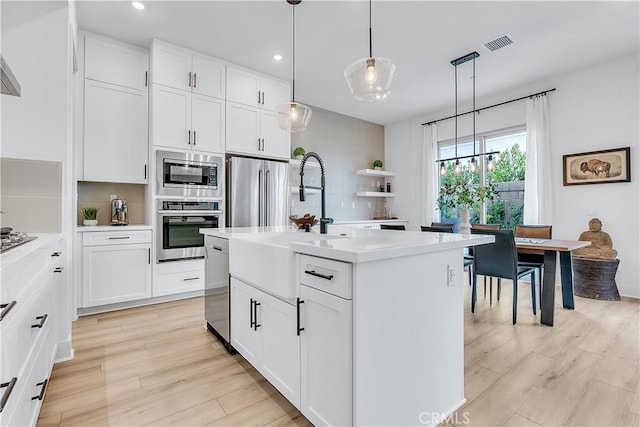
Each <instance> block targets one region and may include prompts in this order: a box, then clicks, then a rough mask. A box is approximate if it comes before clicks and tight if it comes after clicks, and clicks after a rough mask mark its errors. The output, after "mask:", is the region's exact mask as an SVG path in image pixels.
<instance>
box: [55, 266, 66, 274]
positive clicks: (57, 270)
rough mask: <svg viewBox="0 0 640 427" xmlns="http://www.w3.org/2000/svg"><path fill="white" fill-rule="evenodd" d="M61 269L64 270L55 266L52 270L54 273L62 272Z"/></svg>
mask: <svg viewBox="0 0 640 427" xmlns="http://www.w3.org/2000/svg"><path fill="white" fill-rule="evenodd" d="M62 270H64V267H56V269H55V270H53V272H54V273H62Z"/></svg>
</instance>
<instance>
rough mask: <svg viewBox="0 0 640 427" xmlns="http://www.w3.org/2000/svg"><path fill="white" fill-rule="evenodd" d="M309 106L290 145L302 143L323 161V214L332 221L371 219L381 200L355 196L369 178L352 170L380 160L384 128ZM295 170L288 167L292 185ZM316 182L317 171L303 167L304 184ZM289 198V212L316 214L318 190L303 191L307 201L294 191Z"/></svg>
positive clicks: (296, 180)
mask: <svg viewBox="0 0 640 427" xmlns="http://www.w3.org/2000/svg"><path fill="white" fill-rule="evenodd" d="M311 108H312V110H313V113H312V116H311V121H310V122H309V125H308V127H307V129H306V130H305V131H303V132H299V133H293V134H292V137H291V149H292V150H293V149H294V148H295V147H297V146H301V147H304V149H305V150H306V151H307V152H309V151H314V152H316V153H317V154H318V155H319V156H320V157H321V158H322V160H323V161H324V163H325V166H326V183H327V185H326V189H327V193H326V197H327V207H326V210H327V216H328V217H329V218H333V219H334V220H336V221H348V220H367V219H372V218H373V216H374V215H375V214H376V211H377V210H380V209H381V208H382V201H381V200H380V199H371V198H362V197H356V196H355V193H356V191H357V190H358V189H359V187H363V186H364V185H366V184H370V183H371V182H373V181H371V180H367V178H363V177H358V176H356V175H355V171H356V170H357V169H365V168H371V162H372V161H373V160H376V159H381V160H384V158H383V156H384V128H383V127H382V126H380V125H377V124H375V123H370V122H366V121H364V120H359V119H354V118H353V117H348V116H344V115H342V114H338V113H334V112H331V111H327V110H323V109H321V108H318V107H313V106H312V107H311ZM299 171H300V170H299V169H296V168H291V175H292V176H291V180H292V184H293V185H300V175H299ZM319 184H320V180H319V173H318V172H317V171H316V172H314V171H313V170H312V169H308V168H305V185H319ZM371 191H373V190H371ZM291 201H292V207H291V212H292V213H293V214H296V215H298V216H302V215H303V214H304V213H307V212H308V213H311V214H312V215H316V218H320V195H319V194H313V195H307V201H306V202H304V203H301V202H299V201H298V193H294V194H292V197H291Z"/></svg>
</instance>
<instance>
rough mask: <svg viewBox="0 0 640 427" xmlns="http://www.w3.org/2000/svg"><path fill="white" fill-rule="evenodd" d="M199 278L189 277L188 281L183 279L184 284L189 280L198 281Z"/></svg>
mask: <svg viewBox="0 0 640 427" xmlns="http://www.w3.org/2000/svg"><path fill="white" fill-rule="evenodd" d="M198 279H199V277H187V278H186V279H182V281H183V282H188V281H189V280H198Z"/></svg>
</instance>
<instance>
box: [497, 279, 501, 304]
mask: <svg viewBox="0 0 640 427" xmlns="http://www.w3.org/2000/svg"><path fill="white" fill-rule="evenodd" d="M501 280H502V279H500V278H499V277H498V301H500V291H502V282H501Z"/></svg>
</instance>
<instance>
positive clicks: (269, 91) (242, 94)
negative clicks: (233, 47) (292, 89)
mask: <svg viewBox="0 0 640 427" xmlns="http://www.w3.org/2000/svg"><path fill="white" fill-rule="evenodd" d="M289 96H290V95H289V83H288V82H286V81H283V80H277V79H274V78H272V77H269V76H265V75H261V74H259V73H256V72H253V71H251V70H246V69H242V68H236V67H227V101H231V102H237V103H240V104H244V105H250V106H253V107H259V108H265V109H267V110H271V111H273V110H275V108H276V106H277V105H279V104H284V103H286V102H289V101H290V100H291V99H290V98H289Z"/></svg>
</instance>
